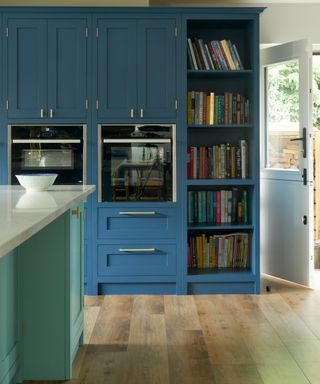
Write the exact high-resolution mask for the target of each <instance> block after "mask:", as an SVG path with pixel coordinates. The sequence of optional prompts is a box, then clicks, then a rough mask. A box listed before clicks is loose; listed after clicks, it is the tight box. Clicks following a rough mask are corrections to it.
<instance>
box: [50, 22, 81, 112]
mask: <svg viewBox="0 0 320 384" xmlns="http://www.w3.org/2000/svg"><path fill="white" fill-rule="evenodd" d="M86 26H87V21H86V20H85V19H53V20H48V112H49V117H50V118H51V116H52V118H55V117H57V118H72V117H78V118H85V117H86V115H87V110H86V106H87V102H86V99H87V96H86V95H87V33H86Z"/></svg>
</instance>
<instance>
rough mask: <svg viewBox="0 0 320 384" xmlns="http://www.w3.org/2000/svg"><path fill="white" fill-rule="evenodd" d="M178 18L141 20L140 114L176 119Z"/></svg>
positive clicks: (139, 63) (154, 117) (138, 42)
mask: <svg viewBox="0 0 320 384" xmlns="http://www.w3.org/2000/svg"><path fill="white" fill-rule="evenodd" d="M175 27H176V21H175V20H174V19H169V20H165V19H164V20H138V27H137V28H138V29H137V58H138V66H137V72H138V88H137V90H138V111H137V113H138V116H139V114H140V117H141V109H142V110H143V118H146V119H148V118H149V119H157V118H161V117H167V118H175V117H176V109H175V100H176V87H175V82H176V37H175Z"/></svg>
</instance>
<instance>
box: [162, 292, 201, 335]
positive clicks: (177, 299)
mask: <svg viewBox="0 0 320 384" xmlns="http://www.w3.org/2000/svg"><path fill="white" fill-rule="evenodd" d="M164 308H165V319H166V327H167V329H168V328H172V329H184V330H201V325H200V322H199V316H198V313H197V308H196V306H195V303H194V300H193V296H171V295H170V296H165V297H164Z"/></svg>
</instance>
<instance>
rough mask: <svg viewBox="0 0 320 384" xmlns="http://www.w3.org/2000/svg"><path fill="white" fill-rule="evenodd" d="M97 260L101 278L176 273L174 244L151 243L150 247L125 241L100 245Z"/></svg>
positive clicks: (146, 244) (145, 244)
mask: <svg viewBox="0 0 320 384" xmlns="http://www.w3.org/2000/svg"><path fill="white" fill-rule="evenodd" d="M130 249H131V251H129V250H130ZM143 249H144V250H143ZM98 258H99V261H98V268H99V275H101V276H108V275H110V276H126V275H130V276H144V275H146V276H152V275H156V276H161V275H173V276H175V275H176V272H177V265H176V245H175V244H162V243H157V242H152V245H150V244H148V243H138V244H137V243H129V242H128V241H126V242H121V243H120V244H108V245H100V246H99V247H98Z"/></svg>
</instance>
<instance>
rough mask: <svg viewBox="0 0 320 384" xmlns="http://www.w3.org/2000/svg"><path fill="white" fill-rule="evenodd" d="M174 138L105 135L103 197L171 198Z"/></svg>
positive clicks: (104, 199)
mask: <svg viewBox="0 0 320 384" xmlns="http://www.w3.org/2000/svg"><path fill="white" fill-rule="evenodd" d="M172 172H173V164H172V140H171V139H169V138H165V139H145V138H141V139H133V138H130V139H104V140H103V153H102V200H103V201H172V196H173V181H172V180H173V178H172Z"/></svg>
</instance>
